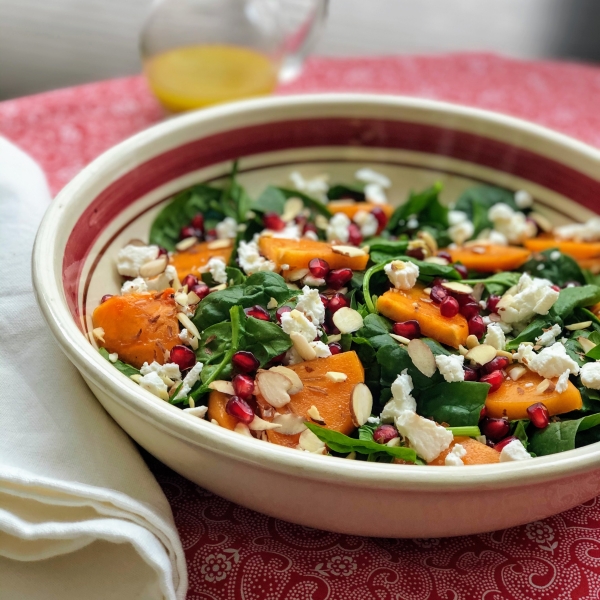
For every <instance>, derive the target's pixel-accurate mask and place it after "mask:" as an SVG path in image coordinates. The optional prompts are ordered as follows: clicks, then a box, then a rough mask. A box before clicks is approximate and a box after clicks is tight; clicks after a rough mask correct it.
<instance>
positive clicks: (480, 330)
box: [468, 315, 485, 338]
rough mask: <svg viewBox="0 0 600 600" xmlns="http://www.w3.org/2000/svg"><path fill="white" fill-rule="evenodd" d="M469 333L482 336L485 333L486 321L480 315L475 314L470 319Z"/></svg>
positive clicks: (478, 336)
mask: <svg viewBox="0 0 600 600" xmlns="http://www.w3.org/2000/svg"><path fill="white" fill-rule="evenodd" d="M468 324H469V335H474V336H475V337H477V338H480V337H481V336H482V335H483V334H484V333H485V323H484V322H483V319H482V318H481V316H480V315H475V316H474V317H471V318H470V319H469V320H468Z"/></svg>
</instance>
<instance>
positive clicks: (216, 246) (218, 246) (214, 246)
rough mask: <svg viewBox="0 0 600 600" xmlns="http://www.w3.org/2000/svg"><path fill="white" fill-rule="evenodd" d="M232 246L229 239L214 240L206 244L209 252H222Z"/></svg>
mask: <svg viewBox="0 0 600 600" xmlns="http://www.w3.org/2000/svg"><path fill="white" fill-rule="evenodd" d="M232 245H233V241H232V240H230V239H226V240H214V241H212V242H208V244H207V245H206V247H207V248H208V249H209V250H222V249H223V248H229V247H230V246H232Z"/></svg>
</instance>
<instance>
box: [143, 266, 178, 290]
mask: <svg viewBox="0 0 600 600" xmlns="http://www.w3.org/2000/svg"><path fill="white" fill-rule="evenodd" d="M173 270H175V267H173V265H168V266H167V268H166V269H165V270H164V271H163V272H162V273H161V274H160V275H157V276H156V277H148V278H147V279H146V287H147V288H148V290H152V291H155V292H162V291H163V290H166V289H167V288H168V287H175V289H177V288H179V287H180V286H174V285H173V280H174V277H173ZM176 275H177V271H175V276H176ZM178 281H179V280H178Z"/></svg>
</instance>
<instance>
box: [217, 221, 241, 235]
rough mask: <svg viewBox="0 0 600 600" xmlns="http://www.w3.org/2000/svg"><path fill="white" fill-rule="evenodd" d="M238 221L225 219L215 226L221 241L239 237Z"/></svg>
mask: <svg viewBox="0 0 600 600" xmlns="http://www.w3.org/2000/svg"><path fill="white" fill-rule="evenodd" d="M237 226H238V224H237V221H236V220H235V219H234V218H233V217H225V218H224V219H223V220H222V221H221V222H220V223H217V225H216V226H215V231H216V232H217V238H218V239H220V240H229V239H232V238H235V237H236V236H237Z"/></svg>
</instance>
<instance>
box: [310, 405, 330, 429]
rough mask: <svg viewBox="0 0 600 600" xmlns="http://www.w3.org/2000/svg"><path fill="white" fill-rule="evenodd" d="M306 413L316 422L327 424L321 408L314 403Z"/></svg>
mask: <svg viewBox="0 0 600 600" xmlns="http://www.w3.org/2000/svg"><path fill="white" fill-rule="evenodd" d="M306 414H307V415H308V416H309V417H310V418H311V419H312V420H313V421H314V422H315V423H319V424H320V425H325V419H323V417H322V416H321V413H320V412H319V409H318V408H317V407H316V406H315V405H314V404H313V405H312V406H311V407H310V408H309V409H308V410H307V411H306Z"/></svg>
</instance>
